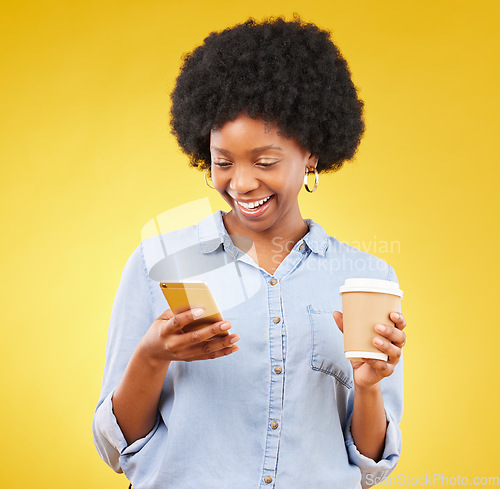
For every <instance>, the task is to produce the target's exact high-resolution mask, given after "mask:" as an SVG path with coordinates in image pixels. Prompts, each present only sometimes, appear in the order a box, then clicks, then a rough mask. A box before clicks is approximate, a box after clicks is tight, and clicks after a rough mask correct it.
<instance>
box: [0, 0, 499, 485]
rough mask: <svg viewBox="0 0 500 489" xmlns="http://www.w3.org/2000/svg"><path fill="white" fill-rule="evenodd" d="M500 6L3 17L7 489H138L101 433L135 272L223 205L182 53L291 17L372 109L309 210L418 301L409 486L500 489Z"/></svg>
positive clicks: (80, 8)
mask: <svg viewBox="0 0 500 489" xmlns="http://www.w3.org/2000/svg"><path fill="white" fill-rule="evenodd" d="M499 5H500V3H499V2H496V1H490V2H487V1H484V0H483V1H474V2H471V1H459V0H455V1H451V0H446V1H436V0H434V1H430V0H425V1H422V0H418V1H417V0H411V1H400V0H391V1H389V0H386V1H383V0H373V1H361V0H357V1H349V2H347V1H345V0H329V1H323V2H315V1H309V2H306V1H303V0H302V1H300V2H299V1H296V0H286V1H285V0H280V1H274V2H273V1H268V0H266V1H260V0H259V1H257V2H255V3H254V6H250V4H248V5H247V4H246V3H240V2H234V1H232V0H231V1H217V0H215V1H213V2H202V1H200V0H195V1H189V0H188V1H184V2H180V1H159V0H157V1H153V0H145V1H138V0H137V1H130V0H120V1H107V2H98V1H97V0H91V1H83V0H76V1H63V0H52V1H34V0H32V1H30V2H28V1H22V0H16V1H11V2H6V1H4V2H2V5H1V15H0V17H1V19H0V36H1V43H2V44H1V46H0V47H1V49H0V53H1V57H2V62H1V67H2V74H1V77H0V80H1V81H0V83H1V87H2V88H1V90H0V97H1V107H0V110H1V114H2V116H1V119H2V122H1V128H0V130H1V131H0V133H1V140H2V143H1V145H0V158H1V177H0V185H1V191H0V199H1V216H2V229H1V232H2V245H1V255H0V259H1V270H2V280H1V297H2V305H1V328H2V334H1V338H2V339H1V345H2V352H1V356H0V358H1V360H0V361H1V365H0V367H1V372H2V374H1V391H0V392H1V396H2V401H1V404H0V419H1V431H0V433H1V435H2V442H1V444H0V445H1V448H0V450H1V454H0V460H1V463H2V466H3V469H2V481H1V484H2V486H3V487H9V488H14V487H15V488H31V487H40V488H52V489H56V488H65V489H66V488H68V487H71V488H76V489H78V488H89V487H91V488H94V489H97V488H102V489H111V488H117V489H118V488H125V487H127V483H126V480H125V478H124V476H123V475H117V474H115V473H113V472H112V471H111V469H109V468H108V467H107V466H106V465H105V464H104V463H103V462H102V461H101V460H100V459H99V457H98V455H97V453H96V451H95V449H94V446H93V442H92V435H91V420H92V416H93V410H94V406H95V403H96V401H97V399H98V396H99V389H100V381H101V375H102V368H103V363H104V348H105V340H106V332H107V323H108V320H109V315H110V311H111V305H112V301H113V298H114V294H115V292H116V288H117V286H118V283H119V279H120V274H121V271H122V269H123V266H124V264H125V261H126V259H127V258H128V256H129V254H130V253H131V252H132V250H133V249H134V248H135V247H136V246H137V244H138V242H139V240H140V233H141V228H142V227H143V225H144V224H145V223H146V222H147V221H149V220H150V219H152V218H153V217H154V216H155V215H158V214H161V213H162V212H164V211H166V210H168V209H171V208H173V207H175V206H178V205H180V204H182V203H185V202H190V201H192V200H196V199H199V198H203V197H209V199H210V202H211V204H212V206H213V207H214V208H218V207H220V206H221V205H222V204H223V203H222V200H221V199H220V198H219V197H218V196H217V195H215V193H214V191H211V190H210V189H208V188H207V187H206V186H205V183H204V182H203V175H202V174H201V173H198V172H197V171H196V170H193V169H190V168H188V166H187V159H186V157H185V156H184V155H182V154H181V153H180V151H179V150H178V149H177V147H176V143H175V140H174V138H173V136H171V135H170V134H169V130H168V108H169V98H168V94H169V92H170V90H171V89H172V87H173V83H174V80H175V77H176V75H177V73H178V69H179V66H180V57H181V55H182V53H184V52H186V51H189V50H191V49H193V48H194V47H195V46H196V45H197V44H199V43H200V42H201V41H202V40H203V38H204V37H205V36H206V35H207V34H208V33H209V32H211V31H213V30H218V29H221V28H224V27H226V26H228V25H232V24H235V23H237V22H241V21H243V20H245V19H246V18H247V17H248V16H250V15H252V16H254V17H256V18H257V19H261V18H263V16H266V15H280V14H284V15H287V16H288V17H289V18H290V15H291V14H292V13H293V12H298V13H299V14H300V15H301V16H302V17H303V19H304V20H308V21H312V22H316V23H318V24H319V25H320V26H322V27H325V28H327V29H330V30H331V31H332V32H333V37H334V39H335V40H336V42H337V43H338V45H339V47H340V49H341V50H342V52H343V54H344V56H345V57H346V59H347V60H348V62H349V64H350V67H351V70H352V73H353V79H354V82H355V84H356V85H357V87H358V88H359V90H360V94H361V97H362V98H363V99H364V100H365V102H366V125H367V131H366V135H365V137H364V140H363V142H362V145H361V147H360V150H359V152H358V155H357V158H356V160H355V161H354V162H353V163H349V164H347V165H346V167H345V168H344V169H342V170H341V171H340V172H339V173H337V174H332V175H326V176H322V177H321V178H320V186H319V189H318V191H317V192H316V193H315V194H312V195H309V194H307V195H306V194H304V195H302V196H301V203H302V208H303V215H304V216H305V217H312V218H314V219H315V220H317V221H318V222H320V223H321V224H323V226H324V227H325V228H326V230H327V231H328V232H329V233H330V234H333V235H335V236H337V237H338V238H339V239H341V240H344V241H347V242H349V243H351V244H352V243H356V242H357V243H358V244H359V246H360V247H361V248H362V249H365V250H367V251H371V252H374V253H375V254H377V255H378V256H380V257H381V258H383V259H384V260H386V261H388V262H389V263H390V264H391V265H393V266H394V268H395V269H396V271H397V273H398V276H399V280H400V284H401V287H402V288H403V289H404V292H405V299H404V301H403V304H402V308H403V312H404V313H405V315H406V317H407V320H408V329H407V333H408V335H409V340H408V345H407V347H406V349H405V382H406V390H405V414H404V420H403V423H402V430H403V434H404V448H403V454H402V458H401V460H400V463H399V465H398V467H397V470H396V472H395V475H397V474H402V477H408V478H411V477H421V476H424V475H426V474H427V475H432V474H438V475H442V476H444V477H448V478H452V477H457V476H458V475H460V476H461V477H464V476H465V477H468V478H469V482H472V478H473V477H475V476H480V477H484V476H500V469H499V465H498V455H499V451H498V439H499V437H500V430H499V423H498V415H495V413H496V412H497V405H498V394H497V385H498V380H497V376H498V373H499V368H498V359H497V358H498V351H499V342H500V334H499V332H498V331H499V326H498V320H497V316H496V307H495V305H496V301H497V296H498V285H497V284H498V276H499V273H500V270H499V260H498V256H497V251H498V238H499V228H498V177H499V170H498V164H499V158H498V146H497V144H498V143H497V141H498V133H499V125H498V123H497V120H498V117H499V109H500V106H499V105H500V104H499V98H498V86H500V80H499V76H498V75H499V67H498V47H499V34H498V20H499V13H500V8H499ZM384 243H385V244H386V245H387V244H389V250H387V249H386V248H384ZM391 243H392V246H393V249H392V253H391V252H390V245H391ZM397 243H398V244H397ZM297 449H300V447H297ZM186 456H189V454H186ZM214 456H215V454H214ZM410 482H411V480H410ZM393 485H395V482H393ZM414 485H415V484H414ZM435 487H440V484H435ZM300 489H302V488H300Z"/></svg>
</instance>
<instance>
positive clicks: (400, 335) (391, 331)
mask: <svg viewBox="0 0 500 489" xmlns="http://www.w3.org/2000/svg"><path fill="white" fill-rule="evenodd" d="M375 331H376V332H377V333H378V334H380V335H381V336H383V337H384V338H387V339H388V340H389V341H391V342H392V343H394V344H395V345H396V346H398V347H399V348H402V347H403V346H404V345H405V344H406V334H405V333H404V332H403V331H401V330H400V329H398V328H395V327H393V326H385V325H383V324H376V325H375Z"/></svg>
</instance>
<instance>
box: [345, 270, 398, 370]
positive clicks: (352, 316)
mask: <svg viewBox="0 0 500 489" xmlns="http://www.w3.org/2000/svg"><path fill="white" fill-rule="evenodd" d="M339 293H340V295H341V296H342V310H343V315H344V316H343V317H344V352H345V357H346V358H348V359H350V360H361V359H362V358H375V359H377V360H386V361H387V355H386V354H385V353H382V352H381V351H380V350H379V349H377V348H376V347H375V345H374V344H373V340H374V338H376V337H379V338H382V336H381V335H379V334H377V333H376V332H375V329H374V328H375V325H376V324H379V323H381V324H384V325H385V326H390V327H394V323H393V322H392V321H391V320H390V319H389V314H390V313H391V312H395V311H398V310H399V304H400V301H401V299H402V298H403V291H402V290H401V289H400V288H399V285H398V284H397V283H396V282H391V281H390V280H379V279H374V278H348V279H346V281H345V283H344V285H343V286H341V287H340V289H339Z"/></svg>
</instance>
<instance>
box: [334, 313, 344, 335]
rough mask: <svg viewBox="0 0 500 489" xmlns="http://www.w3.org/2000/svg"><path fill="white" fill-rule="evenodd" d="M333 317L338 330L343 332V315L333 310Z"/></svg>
mask: <svg viewBox="0 0 500 489" xmlns="http://www.w3.org/2000/svg"><path fill="white" fill-rule="evenodd" d="M333 319H335V322H336V323H337V326H338V327H339V329H340V331H342V333H343V332H344V315H343V314H342V313H341V312H340V311H334V313H333Z"/></svg>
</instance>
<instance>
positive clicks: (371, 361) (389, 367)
mask: <svg viewBox="0 0 500 489" xmlns="http://www.w3.org/2000/svg"><path fill="white" fill-rule="evenodd" d="M364 361H365V363H367V364H368V365H370V366H371V367H373V368H374V369H375V370H376V371H377V373H378V375H379V376H380V377H389V375H391V374H392V373H393V372H394V367H395V366H396V365H395V364H394V363H391V362H386V361H384V360H376V359H375V358H365V359H364Z"/></svg>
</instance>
